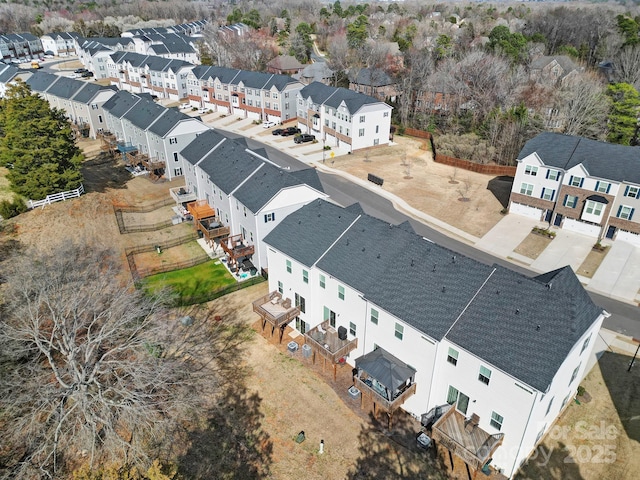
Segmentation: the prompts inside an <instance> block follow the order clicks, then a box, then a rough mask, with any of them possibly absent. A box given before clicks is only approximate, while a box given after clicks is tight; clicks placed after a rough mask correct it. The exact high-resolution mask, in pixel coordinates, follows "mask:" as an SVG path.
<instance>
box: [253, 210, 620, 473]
mask: <svg viewBox="0 0 640 480" xmlns="http://www.w3.org/2000/svg"><path fill="white" fill-rule="evenodd" d="M264 243H265V244H266V248H267V257H268V263H269V290H270V293H269V295H267V296H266V297H262V298H259V299H256V300H255V301H254V302H253V309H254V311H255V312H256V313H257V314H258V315H259V317H260V318H261V321H262V325H263V327H264V328H267V327H268V328H270V329H271V330H272V333H275V332H276V331H277V330H278V329H280V330H282V329H284V326H286V325H287V324H290V325H291V326H292V327H294V328H295V329H296V330H298V331H299V332H300V333H302V334H303V335H304V336H305V342H306V344H307V345H309V347H310V348H311V349H312V352H313V356H314V358H315V359H316V360H317V361H322V362H328V363H330V364H333V365H335V364H336V363H344V362H346V363H348V364H350V365H352V366H354V367H355V368H356V372H357V373H356V374H355V376H354V384H355V386H356V387H357V388H358V390H359V391H360V392H361V395H363V396H366V397H369V398H371V399H372V400H373V402H374V404H375V405H376V407H377V411H378V412H380V411H381V412H384V413H386V414H387V415H388V418H389V421H391V419H392V416H393V412H394V411H396V410H397V409H398V408H400V407H401V408H403V409H404V410H406V411H408V412H410V413H412V414H414V415H416V416H420V415H424V416H425V418H427V419H431V421H429V422H428V423H430V424H432V427H431V428H432V435H433V437H434V438H435V439H436V440H437V441H438V442H439V443H440V444H441V445H443V446H445V447H446V448H447V449H449V451H450V452H451V453H452V454H454V455H457V456H459V457H460V458H462V459H463V460H464V461H465V462H466V463H467V465H469V466H470V468H472V469H474V470H476V471H477V470H478V469H481V468H482V467H483V466H485V465H486V464H487V463H488V462H489V461H491V465H492V466H494V467H495V468H497V469H499V470H500V471H502V472H503V473H504V475H506V476H508V477H512V476H513V475H514V474H515V472H516V471H517V470H518V469H519V467H520V466H521V465H522V464H523V463H524V462H525V461H526V459H527V458H528V457H529V455H530V454H531V453H532V451H533V449H534V448H535V446H536V445H537V443H538V442H539V441H540V439H541V438H542V436H543V435H544V434H545V432H547V431H548V429H549V428H550V427H551V425H553V422H554V421H555V419H556V418H557V417H558V415H559V414H560V413H561V412H562V411H563V409H564V407H565V406H566V405H567V403H568V402H569V400H570V399H571V398H573V396H574V395H575V392H576V390H577V387H578V384H579V382H580V380H581V379H582V378H583V376H584V374H585V367H586V365H587V360H588V357H589V355H590V353H591V349H592V347H593V343H594V340H595V337H596V335H597V333H598V330H599V329H600V326H601V324H602V321H603V319H604V318H605V317H606V316H607V315H608V314H607V312H605V311H604V310H602V309H601V308H599V307H597V306H596V305H594V304H593V302H592V301H591V299H590V298H589V296H588V295H587V293H586V292H585V290H584V288H583V287H582V285H581V284H580V282H579V281H578V279H577V278H576V276H575V274H574V273H573V272H572V271H571V269H570V268H569V267H564V268H560V269H558V270H554V271H552V272H548V273H545V274H542V275H538V276H536V277H533V278H528V277H525V276H523V275H520V274H518V273H515V272H513V271H511V270H508V269H506V268H503V267H500V266H498V265H493V266H489V265H484V264H482V263H479V262H477V261H475V260H472V259H470V258H467V257H465V256H462V255H460V254H458V253H455V252H453V251H451V250H448V249H446V248H444V247H440V246H438V245H436V244H434V243H432V242H431V241H429V240H427V239H425V238H423V237H421V236H419V235H417V234H416V233H415V232H414V231H413V229H412V228H411V226H410V225H409V223H408V222H407V223H404V224H401V225H390V224H388V223H385V222H383V221H382V220H378V219H375V218H373V217H370V216H368V215H366V214H365V213H364V212H363V211H362V209H361V208H360V206H359V205H357V204H356V205H352V206H350V207H348V208H342V207H339V206H337V205H334V204H332V203H329V202H327V201H325V200H322V199H318V200H314V201H312V202H309V203H308V204H306V205H305V206H303V207H301V208H299V209H298V210H296V211H295V212H292V213H290V214H289V215H288V216H287V217H286V218H285V219H284V220H282V221H281V222H280V224H279V225H277V226H276V227H275V228H274V229H273V230H272V231H271V232H270V233H269V234H268V235H266V237H265V238H264Z"/></svg>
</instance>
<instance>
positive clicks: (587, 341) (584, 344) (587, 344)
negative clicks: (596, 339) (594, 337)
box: [580, 335, 591, 353]
mask: <svg viewBox="0 0 640 480" xmlns="http://www.w3.org/2000/svg"><path fill="white" fill-rule="evenodd" d="M590 340H591V335H589V336H588V337H587V338H585V339H584V343H583V344H582V349H581V350H580V353H582V352H584V351H585V350H586V349H587V347H588V346H589V341H590Z"/></svg>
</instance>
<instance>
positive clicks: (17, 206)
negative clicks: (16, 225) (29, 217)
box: [0, 198, 28, 218]
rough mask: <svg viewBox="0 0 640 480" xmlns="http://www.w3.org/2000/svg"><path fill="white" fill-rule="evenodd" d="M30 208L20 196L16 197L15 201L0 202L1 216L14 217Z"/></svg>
mask: <svg viewBox="0 0 640 480" xmlns="http://www.w3.org/2000/svg"><path fill="white" fill-rule="evenodd" d="M27 210H28V208H27V206H26V205H25V203H24V202H23V201H22V200H21V199H20V198H15V199H14V200H13V202H11V201H9V200H2V201H1V202H0V216H1V217H2V218H12V217H16V216H18V215H20V214H21V213H24V212H26V211H27Z"/></svg>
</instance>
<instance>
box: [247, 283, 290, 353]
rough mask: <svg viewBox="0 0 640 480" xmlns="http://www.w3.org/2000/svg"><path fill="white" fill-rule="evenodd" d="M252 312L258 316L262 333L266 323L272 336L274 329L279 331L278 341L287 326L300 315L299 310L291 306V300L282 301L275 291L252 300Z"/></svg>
mask: <svg viewBox="0 0 640 480" xmlns="http://www.w3.org/2000/svg"><path fill="white" fill-rule="evenodd" d="M253 311H254V312H256V313H257V314H258V315H259V316H260V319H261V323H262V330H263V331H264V329H265V327H266V326H267V323H268V324H270V325H271V335H272V336H273V333H274V331H275V329H276V328H277V329H279V330H280V341H282V335H283V333H284V328H285V327H286V326H287V324H288V323H289V322H291V321H292V320H293V319H294V318H296V317H297V316H298V315H300V308H299V307H295V306H291V299H289V298H286V299H283V298H282V295H281V294H280V292H275V291H274V292H271V293H269V294H267V295H265V296H263V297H260V298H258V299H257V300H254V301H253Z"/></svg>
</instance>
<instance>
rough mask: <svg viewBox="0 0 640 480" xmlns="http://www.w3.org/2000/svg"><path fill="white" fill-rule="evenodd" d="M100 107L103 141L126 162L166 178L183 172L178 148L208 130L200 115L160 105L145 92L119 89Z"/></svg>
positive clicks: (172, 177) (180, 148)
mask: <svg viewBox="0 0 640 480" xmlns="http://www.w3.org/2000/svg"><path fill="white" fill-rule="evenodd" d="M102 108H103V111H104V117H105V127H104V130H103V132H102V134H101V138H102V139H103V141H104V142H110V143H111V147H112V148H113V149H115V150H117V151H118V152H120V154H122V156H123V159H124V161H125V163H126V164H128V165H130V166H133V167H144V169H146V170H148V171H149V172H150V173H151V174H152V175H154V176H158V177H160V176H164V177H165V178H166V179H168V180H172V179H174V178H175V177H181V176H183V175H184V166H185V165H184V162H183V160H182V158H181V157H180V155H179V153H180V151H181V150H182V149H184V148H185V147H186V146H187V145H189V143H190V142H191V141H192V140H194V139H195V138H196V137H197V136H198V135H200V134H201V133H204V132H206V131H207V130H209V127H207V126H206V125H205V124H204V123H202V121H201V120H200V119H199V118H194V117H190V116H188V115H185V114H184V113H182V112H179V111H178V110H177V109H175V108H167V107H164V106H162V105H159V104H157V103H156V102H154V101H153V100H152V99H151V96H150V95H148V94H131V93H129V92H127V91H124V90H120V91H118V92H117V93H115V94H114V95H113V96H112V97H111V98H109V100H107V101H106V102H105V103H104V104H103V105H102Z"/></svg>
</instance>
